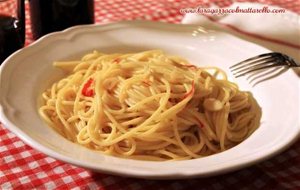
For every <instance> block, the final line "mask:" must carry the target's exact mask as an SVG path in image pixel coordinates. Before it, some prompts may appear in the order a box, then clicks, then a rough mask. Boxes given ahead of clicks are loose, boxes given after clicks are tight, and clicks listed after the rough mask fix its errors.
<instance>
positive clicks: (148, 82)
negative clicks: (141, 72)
mask: <svg viewBox="0 0 300 190" xmlns="http://www.w3.org/2000/svg"><path fill="white" fill-rule="evenodd" d="M142 83H143V85H144V86H146V87H149V86H151V82H150V81H148V80H147V81H142Z"/></svg>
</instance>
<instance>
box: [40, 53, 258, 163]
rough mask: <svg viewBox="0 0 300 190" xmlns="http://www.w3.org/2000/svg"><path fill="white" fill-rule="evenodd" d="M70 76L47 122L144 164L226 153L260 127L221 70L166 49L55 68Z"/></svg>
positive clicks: (57, 90)
mask: <svg viewBox="0 0 300 190" xmlns="http://www.w3.org/2000/svg"><path fill="white" fill-rule="evenodd" d="M54 66H55V67H59V68H61V69H63V70H65V71H66V72H67V73H68V75H67V76H66V77H65V78H63V79H61V80H59V81H58V82H56V83H54V84H53V85H52V86H51V87H50V88H49V89H47V90H46V91H45V92H44V93H42V100H43V103H42V105H41V106H40V108H39V113H40V115H41V117H42V118H43V119H44V120H45V121H46V122H47V123H48V124H49V125H50V126H51V127H53V128H54V129H55V130H56V131H57V132H58V133H60V134H61V135H62V136H64V137H65V138H67V139H68V140H70V141H73V142H76V143H78V144H81V145H83V146H86V147H88V148H90V149H93V150H97V151H100V152H103V153H105V154H109V155H113V156H118V157H123V158H131V159H140V160H156V161H161V160H185V159H193V158H199V157H203V156H208V155H211V154H215V153H219V152H221V151H225V150H227V149H229V148H231V147H233V146H235V145H237V144H239V143H240V142H242V141H243V140H245V139H246V138H247V137H248V136H249V135H250V134H251V133H252V132H253V131H254V130H256V129H257V128H258V126H259V122H260V118H261V109H260V107H259V106H258V104H257V102H256V101H255V99H254V98H253V96H252V95H251V93H249V92H244V91H240V90H239V88H238V86H237V85H236V84H235V83H232V82H230V81H228V80H227V76H226V74H225V73H224V72H223V71H222V70H221V69H219V68H216V67H201V68H199V67H196V66H194V65H191V64H189V63H188V62H187V61H186V60H184V59H182V58H180V57H177V56H170V55H166V54H165V53H164V52H162V51H160V50H151V51H145V52H140V53H132V54H104V53H100V52H98V51H94V52H92V53H89V54H87V55H85V56H83V57H82V59H81V60H79V61H68V62H55V63H54Z"/></svg>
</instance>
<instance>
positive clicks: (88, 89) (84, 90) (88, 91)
mask: <svg viewBox="0 0 300 190" xmlns="http://www.w3.org/2000/svg"><path fill="white" fill-rule="evenodd" d="M93 82H94V80H93V79H91V78H90V79H89V80H88V81H87V82H86V83H85V84H84V86H83V88H82V91H81V93H82V95H84V96H87V97H92V96H94V89H92V88H91V85H92V83H93Z"/></svg>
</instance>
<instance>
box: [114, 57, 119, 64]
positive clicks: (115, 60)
mask: <svg viewBox="0 0 300 190" xmlns="http://www.w3.org/2000/svg"><path fill="white" fill-rule="evenodd" d="M120 61H121V58H120V57H117V58H115V59H114V60H113V63H117V64H118V63H120Z"/></svg>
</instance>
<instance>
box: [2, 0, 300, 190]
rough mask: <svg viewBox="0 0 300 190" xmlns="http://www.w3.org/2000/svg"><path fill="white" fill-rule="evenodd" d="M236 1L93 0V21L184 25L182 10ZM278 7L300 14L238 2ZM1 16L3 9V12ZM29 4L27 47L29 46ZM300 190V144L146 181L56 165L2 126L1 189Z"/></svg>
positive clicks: (275, 0) (281, 2) (277, 1)
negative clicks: (239, 166) (205, 171)
mask: <svg viewBox="0 0 300 190" xmlns="http://www.w3.org/2000/svg"><path fill="white" fill-rule="evenodd" d="M232 2H233V0H186V1H180V0H108V1H106V0H105V1H99V0H95V22H96V23H110V22H117V21H121V20H136V19H139V20H141V19H143V20H153V21H162V22H170V23H180V21H181V19H182V18H183V15H182V14H180V12H179V10H180V9H181V8H187V7H197V6H207V7H209V6H212V5H216V6H219V7H226V6H229V5H231V4H232ZM239 2H260V3H265V4H267V5H277V6H280V7H283V8H285V9H288V10H291V11H293V12H296V13H298V14H300V5H299V4H300V3H299V1H298V0H295V1H294V0H246V1H244V0H240V1H239ZM0 12H1V10H0ZM28 12H29V8H28V5H26V15H27V19H26V44H27V45H28V44H30V43H31V42H32V41H33V40H32V34H31V29H30V19H29V14H28ZM32 188H37V189H102V190H108V189H128V190H129V189H130V190H138V189H168V190H172V189H174V190H175V189H176V190H179V189H229V188H230V189H262V188H263V189H271V188H274V189H300V141H298V142H296V143H295V144H294V145H293V146H291V147H290V148H289V149H288V150H286V151H285V152H283V153H281V154H280V155H277V156H275V157H273V158H272V159H270V160H267V161H264V162H262V163H260V164H257V165H254V166H251V167H249V168H246V169H243V170H239V171H237V172H233V173H229V174H226V175H221V176H217V177H211V178H203V179H190V180H165V181H157V180H143V179H134V178H125V177H118V176H111V175H106V174H102V173H95V172H92V171H89V170H86V169H84V168H80V167H75V166H72V165H70V164H66V163H63V162H60V161H57V160H55V159H53V158H51V157H48V156H46V155H44V154H43V153H41V152H38V151H37V150H34V149H32V148H31V147H29V146H28V145H26V144H24V142H23V141H21V140H20V139H19V138H18V137H16V136H15V135H14V134H13V133H11V132H10V131H8V130H7V129H5V128H4V127H3V126H2V125H1V124H0V189H32Z"/></svg>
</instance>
